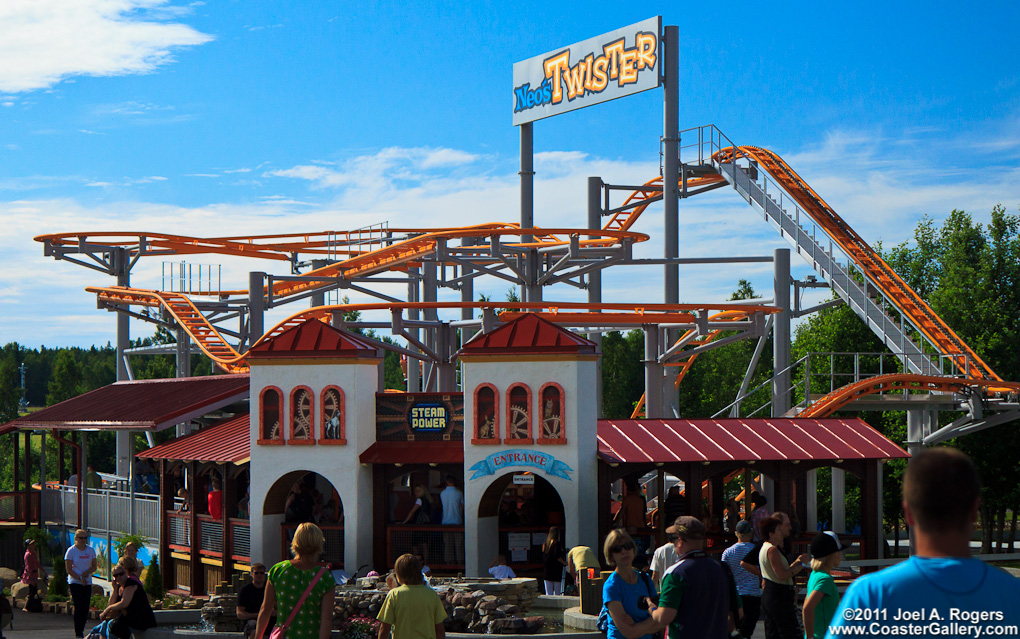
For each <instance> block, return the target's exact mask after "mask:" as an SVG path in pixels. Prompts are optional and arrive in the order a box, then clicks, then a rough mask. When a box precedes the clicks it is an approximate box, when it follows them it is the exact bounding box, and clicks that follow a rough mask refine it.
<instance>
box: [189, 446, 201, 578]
mask: <svg viewBox="0 0 1020 639" xmlns="http://www.w3.org/2000/svg"><path fill="white" fill-rule="evenodd" d="M188 477H189V478H190V479H191V509H190V511H189V512H188V528H189V529H191V596H193V597H194V596H196V595H204V594H205V590H204V586H205V579H204V577H205V568H204V566H203V564H202V553H201V550H202V540H201V536H200V535H201V532H200V531H199V528H198V517H196V516H195V515H196V513H197V512H198V502H199V500H200V498H204V497H205V495H204V494H203V493H201V492H200V490H201V488H202V486H201V485H200V482H199V478H198V464H197V463H195V462H193V461H192V462H188ZM200 496H201V497H200ZM204 505H205V504H203V506H204Z"/></svg>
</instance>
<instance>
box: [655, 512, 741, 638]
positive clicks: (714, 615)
mask: <svg viewBox="0 0 1020 639" xmlns="http://www.w3.org/2000/svg"><path fill="white" fill-rule="evenodd" d="M666 534H667V535H669V536H670V539H672V540H673V548H674V550H675V551H676V554H677V557H678V561H677V562H676V563H675V564H673V565H672V566H671V567H670V568H669V569H668V570H667V571H666V574H665V575H664V576H663V578H662V591H661V593H660V594H659V605H658V606H655V605H654V604H653V605H651V606H649V609H648V610H649V612H650V613H651V618H650V619H648V620H647V621H644V622H642V623H641V624H639V626H638V627H636V628H635V631H637V630H639V629H642V628H641V627H642V626H644V625H646V624H647V625H648V627H649V631H654V630H655V629H658V628H661V627H662V626H668V627H669V639H687V638H688V637H698V638H702V637H703V638H705V639H726V637H728V636H729V627H728V621H729V615H730V612H731V611H732V610H734V609H739V606H740V597H739V596H738V595H737V591H736V587H735V586H734V585H733V578H732V576H730V575H729V574H728V572H727V569H726V568H725V567H724V566H723V565H722V564H721V563H719V562H718V561H716V560H715V559H712V558H711V557H709V556H708V554H707V553H706V552H705V551H704V550H703V548H704V545H705V525H704V524H703V523H701V522H700V521H698V520H697V519H696V518H694V517H690V516H684V517H677V519H676V523H674V524H673V525H672V526H670V527H669V528H667V529H666ZM731 606H734V607H735V608H733V607H731ZM736 621H737V620H736V619H734V623H736Z"/></svg>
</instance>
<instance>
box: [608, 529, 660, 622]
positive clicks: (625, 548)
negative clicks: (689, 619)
mask: <svg viewBox="0 0 1020 639" xmlns="http://www.w3.org/2000/svg"><path fill="white" fill-rule="evenodd" d="M602 549H603V552H604V553H605V556H606V563H607V564H609V565H610V566H612V567H613V573H612V574H611V575H609V577H608V578H607V579H606V582H605V584H604V585H603V586H602V607H603V610H604V611H605V614H602V615H600V619H604V621H603V623H602V625H604V626H605V632H606V636H607V637H608V638H609V639H652V638H653V633H656V632H658V631H659V630H661V629H662V628H663V627H664V626H663V625H659V626H656V625H655V624H654V623H652V624H649V623H647V622H648V620H649V613H648V608H649V602H655V601H656V600H657V599H658V594H657V592H656V590H655V585H654V584H652V580H651V578H650V577H649V576H648V575H647V574H645V573H643V572H640V573H639V572H638V571H636V570H634V559H635V557H636V556H637V548H636V547H635V545H634V540H633V539H632V538H631V536H630V535H629V534H627V531H625V530H623V529H622V528H617V529H616V530H612V531H610V533H609V534H608V535H607V536H606V541H605V544H603V547H602ZM642 622H645V623H642ZM638 624H641V627H642V630H641V632H637V631H636V629H637V627H638Z"/></svg>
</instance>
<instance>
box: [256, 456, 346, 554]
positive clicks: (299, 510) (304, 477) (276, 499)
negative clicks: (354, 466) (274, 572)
mask: <svg viewBox="0 0 1020 639" xmlns="http://www.w3.org/2000/svg"><path fill="white" fill-rule="evenodd" d="M262 515H263V516H264V520H265V521H274V520H275V521H279V519H280V516H282V518H283V521H282V523H280V524H279V526H280V556H279V559H280V560H283V559H287V558H289V557H290V556H291V554H290V542H291V540H292V539H293V538H294V531H295V530H297V527H298V526H299V525H301V524H302V523H305V522H311V523H314V524H315V525H316V526H318V527H319V528H321V529H322V533H323V535H324V536H325V538H326V547H325V551H324V552H323V554H322V560H323V561H327V562H329V564H330V565H331V566H332V567H334V568H342V567H343V565H344V510H343V501H342V500H341V499H340V494H339V493H338V492H337V490H336V488H335V487H334V486H333V484H332V483H330V481H329V480H327V479H326V478H325V477H323V476H322V475H320V474H318V473H315V472H311V471H307V470H295V471H292V472H289V473H287V474H286V475H283V476H282V477H280V478H279V479H277V480H276V482H274V483H273V486H272V487H271V488H270V489H269V492H267V493H266V498H265V501H264V502H263V504H262ZM268 515H275V516H276V517H273V518H269V517H266V516H268Z"/></svg>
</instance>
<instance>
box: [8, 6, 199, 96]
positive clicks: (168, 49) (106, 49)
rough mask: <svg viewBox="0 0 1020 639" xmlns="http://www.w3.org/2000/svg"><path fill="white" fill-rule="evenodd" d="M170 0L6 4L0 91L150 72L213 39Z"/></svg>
mask: <svg viewBox="0 0 1020 639" xmlns="http://www.w3.org/2000/svg"><path fill="white" fill-rule="evenodd" d="M182 13H183V10H182V8H180V7H175V6H173V5H171V4H170V3H169V2H168V0H4V2H2V3H0V91H7V92H11V93H20V92H24V91H33V90H38V89H45V88H48V87H52V86H53V85H55V84H57V83H59V82H60V81H61V80H64V79H67V78H70V77H73V76H79V75H91V76H115V75H128V74H136V73H149V72H152V71H154V70H155V69H156V68H157V67H159V66H161V65H164V64H167V63H169V62H172V61H173V60H174V58H173V54H172V51H174V50H175V49H178V48H180V47H186V46H195V45H200V44H204V43H206V42H209V41H210V40H212V39H213V38H212V36H210V35H208V34H205V33H201V32H199V31H197V30H195V29H194V28H192V27H190V26H188V25H186V24H182V23H180V22H172V21H170V20H173V19H175V18H178V17H180V15H181V14H182Z"/></svg>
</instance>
